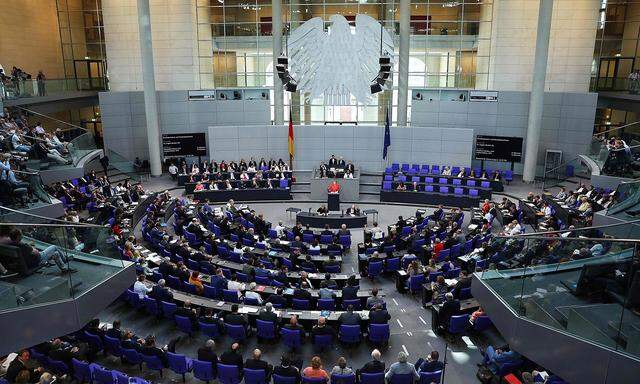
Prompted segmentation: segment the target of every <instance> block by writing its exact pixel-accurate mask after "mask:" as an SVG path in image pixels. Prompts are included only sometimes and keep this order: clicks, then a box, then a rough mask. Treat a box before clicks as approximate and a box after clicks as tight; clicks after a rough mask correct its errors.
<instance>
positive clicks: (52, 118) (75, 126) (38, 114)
mask: <svg viewBox="0 0 640 384" xmlns="http://www.w3.org/2000/svg"><path fill="white" fill-rule="evenodd" d="M16 108H19V109H22V110H24V111H27V112H29V113H32V114H34V115H37V116H42V117H44V118H47V119H51V120H53V121H57V122H58V123H62V124H65V125H68V126H70V127H73V128H75V129H81V130H83V131H85V132H88V130H87V129H86V128H82V127H81V126H78V125H75V124H71V123H68V122H66V121H62V120H58V119H56V118H55V117H51V116H47V115H45V114H42V113H40V112H36V111H34V110H31V109H29V108H25V107H21V106H16Z"/></svg>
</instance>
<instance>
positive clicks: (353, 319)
mask: <svg viewBox="0 0 640 384" xmlns="http://www.w3.org/2000/svg"><path fill="white" fill-rule="evenodd" d="M360 320H362V319H361V318H360V314H359V313H355V312H353V305H349V306H348V307H347V311H346V312H343V313H342V314H341V315H340V317H338V322H339V323H340V325H360Z"/></svg>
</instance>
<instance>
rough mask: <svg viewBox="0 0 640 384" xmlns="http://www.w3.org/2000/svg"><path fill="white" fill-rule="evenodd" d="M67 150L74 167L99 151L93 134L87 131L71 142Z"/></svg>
mask: <svg viewBox="0 0 640 384" xmlns="http://www.w3.org/2000/svg"><path fill="white" fill-rule="evenodd" d="M67 148H68V149H69V154H70V155H71V159H72V160H73V165H78V162H79V161H80V159H82V158H83V157H84V156H86V155H88V154H89V153H91V152H93V151H95V150H96V149H98V146H97V145H96V138H95V136H94V135H93V132H91V131H85V132H84V133H82V134H81V135H78V136H76V137H75V138H73V139H72V140H71V141H69V145H68V146H67Z"/></svg>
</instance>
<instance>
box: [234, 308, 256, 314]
mask: <svg viewBox="0 0 640 384" xmlns="http://www.w3.org/2000/svg"><path fill="white" fill-rule="evenodd" d="M256 312H258V308H254V307H242V308H238V313H256Z"/></svg>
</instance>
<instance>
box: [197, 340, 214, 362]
mask: <svg viewBox="0 0 640 384" xmlns="http://www.w3.org/2000/svg"><path fill="white" fill-rule="evenodd" d="M215 347H216V342H215V341H213V340H211V339H209V340H207V341H206V342H205V343H204V346H202V347H200V348H198V360H200V361H208V362H210V363H213V364H214V365H215V364H218V356H217V355H216V353H215V351H214V348H215Z"/></svg>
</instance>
